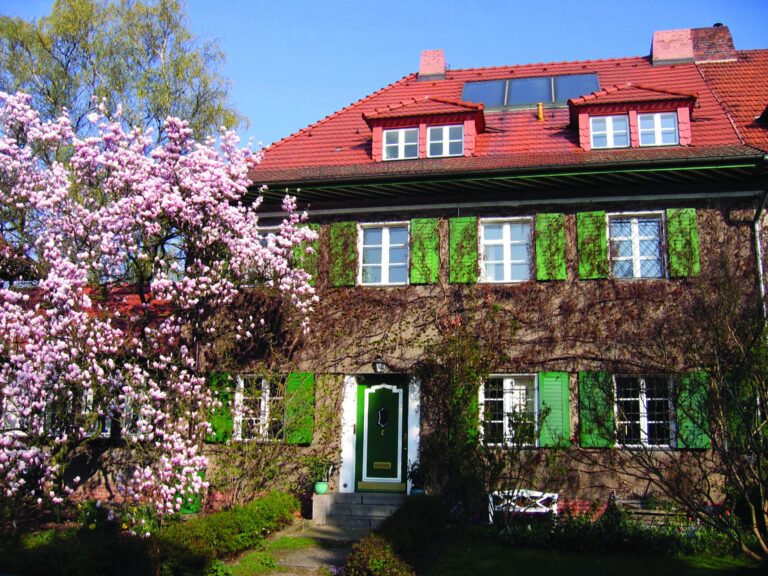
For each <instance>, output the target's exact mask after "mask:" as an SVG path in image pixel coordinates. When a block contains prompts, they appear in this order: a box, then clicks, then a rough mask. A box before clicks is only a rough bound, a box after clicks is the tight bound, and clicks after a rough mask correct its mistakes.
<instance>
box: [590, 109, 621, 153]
mask: <svg viewBox="0 0 768 576" xmlns="http://www.w3.org/2000/svg"><path fill="white" fill-rule="evenodd" d="M589 133H590V137H591V139H592V148H628V147H629V117H628V116H623V115H622V116H590V118H589Z"/></svg>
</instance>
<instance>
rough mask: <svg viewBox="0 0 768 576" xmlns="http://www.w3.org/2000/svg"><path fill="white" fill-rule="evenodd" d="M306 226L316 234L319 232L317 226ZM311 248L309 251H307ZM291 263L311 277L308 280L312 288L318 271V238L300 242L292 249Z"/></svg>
mask: <svg viewBox="0 0 768 576" xmlns="http://www.w3.org/2000/svg"><path fill="white" fill-rule="evenodd" d="M307 226H308V227H309V228H310V229H311V230H313V231H314V232H316V233H319V232H320V226H319V225H318V224H314V223H313V224H307ZM307 248H311V250H307ZM293 261H294V262H295V264H296V266H297V267H298V268H302V269H303V270H304V271H305V272H306V273H307V274H309V275H310V276H311V278H310V279H309V284H310V286H314V285H315V282H316V281H317V274H318V272H319V270H320V267H319V262H320V240H319V238H318V239H316V240H313V241H312V242H302V243H301V244H299V245H298V246H294V247H293Z"/></svg>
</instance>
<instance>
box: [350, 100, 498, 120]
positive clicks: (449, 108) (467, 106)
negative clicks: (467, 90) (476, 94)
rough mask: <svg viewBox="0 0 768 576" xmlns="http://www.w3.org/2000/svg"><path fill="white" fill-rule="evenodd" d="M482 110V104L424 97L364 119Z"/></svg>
mask: <svg viewBox="0 0 768 576" xmlns="http://www.w3.org/2000/svg"><path fill="white" fill-rule="evenodd" d="M482 109H483V105H482V104H475V103H473V102H461V101H456V100H449V99H447V98H436V97H434V96H424V97H423V98H410V99H408V100H404V101H402V102H397V103H394V104H389V105H387V106H385V107H383V108H377V109H376V110H374V111H373V112H370V113H366V112H363V118H365V119H366V120H380V119H384V118H405V117H409V116H433V115H437V114H456V113H457V112H458V113H462V112H478V111H480V110H482Z"/></svg>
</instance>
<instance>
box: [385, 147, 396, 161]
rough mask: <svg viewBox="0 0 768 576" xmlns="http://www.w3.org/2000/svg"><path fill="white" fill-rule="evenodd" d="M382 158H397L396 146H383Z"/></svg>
mask: <svg viewBox="0 0 768 576" xmlns="http://www.w3.org/2000/svg"><path fill="white" fill-rule="evenodd" d="M384 159H385V160H395V159H397V146H387V147H385V148H384Z"/></svg>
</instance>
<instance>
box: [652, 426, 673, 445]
mask: <svg viewBox="0 0 768 576" xmlns="http://www.w3.org/2000/svg"><path fill="white" fill-rule="evenodd" d="M648 442H649V443H651V444H669V423H668V422H653V423H649V424H648Z"/></svg>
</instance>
